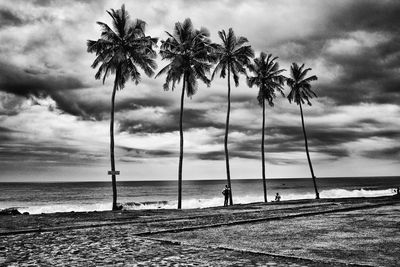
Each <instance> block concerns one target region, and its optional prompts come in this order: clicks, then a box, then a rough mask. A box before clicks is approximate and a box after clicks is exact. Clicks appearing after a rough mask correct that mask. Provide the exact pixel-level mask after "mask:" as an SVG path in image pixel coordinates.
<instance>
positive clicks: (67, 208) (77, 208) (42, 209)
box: [18, 202, 112, 214]
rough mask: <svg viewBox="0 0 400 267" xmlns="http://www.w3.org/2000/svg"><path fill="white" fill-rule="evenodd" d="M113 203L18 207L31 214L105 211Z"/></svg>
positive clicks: (21, 210)
mask: <svg viewBox="0 0 400 267" xmlns="http://www.w3.org/2000/svg"><path fill="white" fill-rule="evenodd" d="M111 207H112V205H111V203H109V202H108V203H93V204H56V205H35V206H30V207H18V210H19V211H20V212H21V213H22V212H29V214H41V213H54V212H71V211H74V212H86V211H104V210H110V209H111Z"/></svg>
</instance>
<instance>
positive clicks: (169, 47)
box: [156, 18, 214, 209]
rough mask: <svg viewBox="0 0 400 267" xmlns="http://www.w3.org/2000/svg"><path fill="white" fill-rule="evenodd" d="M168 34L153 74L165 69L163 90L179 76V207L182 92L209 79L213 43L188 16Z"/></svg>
mask: <svg viewBox="0 0 400 267" xmlns="http://www.w3.org/2000/svg"><path fill="white" fill-rule="evenodd" d="M166 33H167V35H168V36H169V37H168V38H167V39H166V40H163V41H161V48H160V55H161V57H162V59H166V60H169V61H170V63H169V64H168V65H167V66H165V67H164V68H163V69H162V70H161V71H160V72H159V73H158V74H157V76H156V78H157V77H158V76H159V75H161V74H163V73H166V75H167V77H166V79H165V83H164V86H163V87H164V90H169V86H170V83H172V90H174V88H175V84H176V83H179V82H180V81H181V80H182V93H181V110H180V117H179V134H180V135H179V136H180V154H179V169H178V209H181V208H182V164H183V128H182V123H183V105H184V96H185V92H186V95H187V96H188V97H191V96H193V95H194V94H195V93H196V92H197V79H200V80H201V81H203V82H204V83H205V84H207V86H209V85H210V79H209V78H207V76H206V74H207V73H208V72H209V71H210V69H211V66H212V62H213V58H214V56H213V47H212V45H211V41H210V39H209V36H210V33H209V32H208V30H207V29H205V28H201V29H200V30H196V29H194V28H193V24H192V21H191V20H190V19H189V18H187V19H185V20H184V21H183V23H181V22H177V23H175V27H174V31H173V33H172V34H171V33H169V32H166Z"/></svg>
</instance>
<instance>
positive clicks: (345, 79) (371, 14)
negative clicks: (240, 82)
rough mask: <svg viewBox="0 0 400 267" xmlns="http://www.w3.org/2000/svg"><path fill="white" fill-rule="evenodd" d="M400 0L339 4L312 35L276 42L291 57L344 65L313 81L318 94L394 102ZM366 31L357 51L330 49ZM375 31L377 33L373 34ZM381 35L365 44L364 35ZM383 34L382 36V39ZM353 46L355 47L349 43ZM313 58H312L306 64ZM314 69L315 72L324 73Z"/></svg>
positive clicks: (398, 97)
mask: <svg viewBox="0 0 400 267" xmlns="http://www.w3.org/2000/svg"><path fill="white" fill-rule="evenodd" d="M398 14H400V2H399V1H351V2H349V4H348V5H345V6H343V7H342V8H340V9H337V10H334V12H332V13H331V14H330V15H329V16H328V17H327V22H326V23H325V25H324V24H323V25H321V27H320V29H319V30H316V31H315V32H314V33H313V34H312V35H311V36H309V37H308V38H302V39H292V40H290V39H288V40H284V41H282V43H280V45H287V46H288V49H284V50H282V49H279V48H278V47H279V46H278V47H277V48H273V49H272V50H277V51H279V53H280V54H279V56H280V57H281V58H283V59H285V60H287V61H289V62H300V63H302V62H304V63H306V66H307V65H309V63H308V62H310V59H314V60H320V59H323V60H324V62H325V64H327V66H328V67H330V68H332V69H334V68H335V67H339V68H340V73H339V75H338V76H337V77H335V78H334V79H333V80H330V81H329V82H324V81H321V82H318V84H316V85H315V86H314V88H315V89H316V92H317V94H318V95H319V96H327V97H330V98H331V99H333V100H334V101H335V102H336V103H337V104H339V105H348V104H357V103H360V102H369V103H394V104H397V103H399V101H400V90H399V88H400V78H399V75H398V68H399V67H400V47H399V45H398V44H399V43H400V28H399V27H398V25H400V16H399V15H398ZM357 33H359V34H363V33H364V34H365V35H366V37H365V38H366V40H361V41H360V40H358V41H360V42H361V44H360V47H358V48H354V49H355V51H353V52H354V53H347V52H348V51H346V48H343V51H342V53H335V54H332V53H330V52H329V51H328V50H329V47H330V46H332V45H333V46H334V45H338V44H339V43H340V42H341V41H346V40H348V41H349V40H350V41H354V42H356V41H357V38H356V37H357V36H356V37H354V35H357ZM368 34H371V35H372V36H368ZM373 35H375V38H377V39H378V40H374V41H377V44H373V45H370V46H368V45H367V46H366V47H363V43H362V41H365V42H368V41H369V40H368V39H370V38H372V37H374V36H373ZM379 39H380V40H379ZM349 49H352V48H349ZM307 63H308V64H307ZM318 71H319V70H318V69H314V70H313V71H312V74H316V75H317V76H323V75H324V73H318Z"/></svg>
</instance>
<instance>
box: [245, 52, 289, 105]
mask: <svg viewBox="0 0 400 267" xmlns="http://www.w3.org/2000/svg"><path fill="white" fill-rule="evenodd" d="M277 59H278V58H277V57H272V55H271V54H268V55H267V54H265V53H264V52H261V53H260V56H259V57H258V58H255V59H254V64H251V65H250V66H249V70H250V71H251V72H253V73H254V75H255V76H250V77H248V78H247V84H248V85H249V86H250V87H252V86H253V85H256V86H257V87H258V88H259V92H258V96H257V100H258V103H259V104H260V105H262V103H263V101H264V99H265V100H267V101H268V104H269V105H270V106H273V105H274V102H273V101H274V99H275V97H276V94H275V92H276V91H278V92H279V93H281V95H282V96H285V94H284V93H283V85H284V82H285V80H286V77H285V76H283V75H282V74H281V73H282V72H283V71H285V70H284V69H279V63H278V62H276V60H277Z"/></svg>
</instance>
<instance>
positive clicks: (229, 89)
mask: <svg viewBox="0 0 400 267" xmlns="http://www.w3.org/2000/svg"><path fill="white" fill-rule="evenodd" d="M230 112H231V69H230V67H228V111H227V114H226V124H225V140H224V147H225V162H226V179H227V180H228V187H229V188H230V194H229V205H233V198H232V187H231V173H230V170H229V152H228V132H229V115H230Z"/></svg>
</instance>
